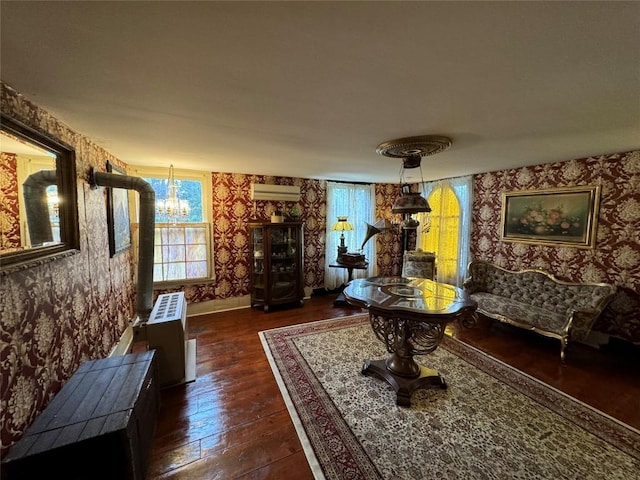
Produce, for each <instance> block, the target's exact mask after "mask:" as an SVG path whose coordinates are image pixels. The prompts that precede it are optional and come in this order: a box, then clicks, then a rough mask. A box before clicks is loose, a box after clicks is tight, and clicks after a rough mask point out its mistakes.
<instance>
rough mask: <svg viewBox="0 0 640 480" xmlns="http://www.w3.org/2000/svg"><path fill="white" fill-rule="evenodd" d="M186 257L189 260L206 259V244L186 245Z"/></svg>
mask: <svg viewBox="0 0 640 480" xmlns="http://www.w3.org/2000/svg"><path fill="white" fill-rule="evenodd" d="M187 259H188V260H191V261H196V260H206V259H207V246H206V245H187Z"/></svg>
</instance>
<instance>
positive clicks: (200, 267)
mask: <svg viewBox="0 0 640 480" xmlns="http://www.w3.org/2000/svg"><path fill="white" fill-rule="evenodd" d="M207 270H208V268H207V262H189V263H187V278H201V277H206V276H207V274H208V272H207Z"/></svg>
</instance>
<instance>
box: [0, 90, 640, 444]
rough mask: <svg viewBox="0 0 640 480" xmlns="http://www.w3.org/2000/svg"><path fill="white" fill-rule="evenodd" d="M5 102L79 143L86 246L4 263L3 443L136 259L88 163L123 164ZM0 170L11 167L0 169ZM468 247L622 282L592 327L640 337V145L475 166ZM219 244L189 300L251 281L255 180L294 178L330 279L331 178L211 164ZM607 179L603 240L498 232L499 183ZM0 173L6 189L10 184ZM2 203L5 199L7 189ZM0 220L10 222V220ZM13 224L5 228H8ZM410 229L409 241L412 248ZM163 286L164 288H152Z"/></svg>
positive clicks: (310, 269)
mask: <svg viewBox="0 0 640 480" xmlns="http://www.w3.org/2000/svg"><path fill="white" fill-rule="evenodd" d="M0 108H1V109H2V112H3V113H6V114H8V115H9V116H11V117H13V118H15V119H17V120H18V121H21V122H22V123H24V124H26V125H28V126H30V127H32V128H34V129H36V130H38V131H40V132H42V133H44V134H46V135H48V136H50V137H51V138H53V139H56V140H58V141H61V142H63V143H66V144H68V145H70V146H71V147H72V148H74V149H75V152H76V169H77V181H78V187H77V189H78V192H77V193H78V210H79V224H80V251H79V252H77V253H76V254H74V255H70V256H66V257H64V258H57V259H56V260H53V261H42V262H38V263H37V264H34V265H32V266H31V267H30V268H25V269H22V270H16V271H11V273H8V274H7V273H4V274H0V281H1V282H2V302H1V303H0V376H1V380H2V383H1V385H2V390H1V393H2V395H1V398H0V422H1V423H0V424H1V429H0V442H1V443H0V447H1V449H0V455H2V456H4V455H5V454H6V452H7V451H8V448H9V447H10V446H11V445H12V444H13V443H14V442H15V441H17V439H18V438H20V436H21V435H22V433H23V432H24V430H25V429H26V427H27V426H28V425H30V424H31V422H32V421H33V420H34V418H35V417H36V415H37V414H38V413H39V412H40V411H42V409H44V407H45V406H46V405H47V404H48V402H49V401H50V400H51V399H52V398H53V396H54V395H55V394H56V393H57V392H58V391H59V389H60V388H61V386H62V385H63V384H64V382H65V381H66V380H67V379H68V378H69V377H70V376H71V375H72V374H73V372H74V371H75V370H76V369H77V367H78V366H79V365H80V364H81V363H82V362H83V361H85V360H89V359H94V358H101V357H104V356H106V355H107V354H108V353H109V352H110V350H111V349H112V347H113V346H114V345H115V344H116V343H117V341H118V340H119V338H120V335H121V334H122V332H123V331H124V329H125V328H126V327H127V325H128V323H129V321H130V320H131V319H132V317H133V315H134V300H135V285H134V283H133V269H132V263H133V259H132V257H131V251H130V250H126V251H124V252H122V253H119V254H117V255H116V256H114V257H113V258H110V257H109V248H108V237H107V219H106V192H105V189H103V188H97V189H94V188H91V187H90V186H89V184H88V180H87V179H88V173H89V171H90V169H91V167H96V168H99V169H102V170H104V168H105V162H106V160H109V161H111V162H113V163H115V164H116V165H119V166H121V167H123V168H125V169H126V165H125V164H123V163H122V162H121V161H119V160H118V159H116V158H114V157H113V156H112V155H110V154H109V153H108V152H106V151H105V150H103V149H102V148H100V147H98V146H97V145H95V144H94V143H92V142H91V141H90V140H89V139H88V138H86V137H84V136H82V135H80V134H79V133H76V132H74V131H73V130H71V129H70V128H69V127H67V126H66V125H64V124H63V123H61V122H60V121H58V120H57V119H56V118H54V117H52V116H51V115H50V114H48V113H47V112H45V111H43V110H42V109H40V108H39V107H37V106H36V105H34V104H32V103H31V102H29V101H28V100H26V99H25V98H23V97H22V95H20V94H19V93H18V92H16V91H15V90H13V89H12V88H11V87H9V86H7V85H6V84H5V83H3V82H0ZM0 175H2V176H3V182H4V176H5V175H6V174H5V171H2V172H0ZM474 178H475V200H474V212H473V215H474V225H473V237H472V255H473V256H474V257H475V258H487V259H490V260H491V261H494V262H496V263H498V264H500V265H502V266H505V267H507V268H511V269H518V268H524V267H530V266H532V267H542V268H546V269H548V270H549V271H551V272H552V273H554V274H556V275H557V276H559V277H560V278H566V279H570V280H578V281H579V280H585V281H605V282H610V283H615V284H616V285H618V286H619V287H620V292H621V293H620V294H619V295H618V297H616V299H615V300H614V302H613V304H612V305H611V307H610V308H609V309H608V310H607V312H605V313H606V315H603V317H602V318H601V320H600V321H599V323H598V325H597V328H598V329H599V330H600V331H602V332H605V333H609V334H612V335H616V336H619V337H621V338H626V339H632V340H633V341H639V340H638V337H639V334H640V319H639V318H638V317H639V315H640V300H639V298H638V297H639V295H638V291H639V290H640V246H639V245H640V238H639V237H638V235H639V232H640V223H639V222H640V198H639V196H638V195H639V193H638V192H640V154H639V153H638V152H630V153H621V154H613V155H605V156H599V157H593V158H588V159H581V160H571V161H569V162H561V163H553V164H548V165H538V166H533V167H526V168H522V169H514V170H507V171H501V172H491V173H486V174H480V175H476V176H475V177H474ZM212 182H213V185H212V186H213V206H212V208H213V217H214V225H213V251H214V268H215V276H216V280H215V282H213V283H210V284H202V285H188V286H186V287H185V288H184V290H185V292H186V296H187V299H188V301H189V302H201V301H206V300H211V299H219V298H220V299H222V298H231V297H238V296H243V295H245V294H247V293H248V292H249V285H248V265H247V258H248V244H247V242H248V234H247V226H246V225H247V220H248V219H250V218H265V219H266V218H268V216H269V214H270V213H271V211H272V210H274V209H275V208H276V207H277V208H281V207H285V209H288V208H290V206H292V205H281V204H277V203H275V202H255V204H254V202H252V201H251V200H250V197H249V190H250V185H251V183H252V182H257V183H276V184H286V185H299V186H300V190H301V199H300V201H299V202H298V206H299V207H300V208H301V211H302V215H301V220H303V221H304V222H305V231H304V235H305V252H304V254H305V257H304V258H305V267H304V279H305V285H306V286H307V287H310V288H318V287H322V286H323V284H324V261H325V259H324V243H325V239H324V237H325V225H326V219H325V217H324V212H325V202H326V196H325V192H326V183H325V181H323V180H310V179H301V178H290V177H265V176H259V175H250V174H241V173H214V174H213V179H212ZM594 183H598V184H600V185H602V187H603V188H602V201H601V208H600V216H599V228H598V240H597V242H598V243H597V245H596V248H595V249H594V250H578V249H571V248H566V247H564V248H554V247H543V246H532V245H525V244H518V243H509V244H506V243H503V242H500V239H499V224H500V192H502V191H505V190H516V189H518V190H522V189H528V188H531V189H541V188H547V187H556V186H568V185H587V184H594ZM2 185H3V188H4V190H3V193H2V194H5V195H6V194H7V192H10V191H11V188H10V187H9V188H8V189H7V188H6V187H4V185H5V184H4V183H3V184H2ZM397 191H398V190H397V185H395V184H379V185H376V189H375V196H376V199H375V201H376V206H375V208H376V219H379V218H385V217H386V218H390V216H391V215H390V207H391V205H392V203H393V201H394V199H395V197H396V196H397ZM3 203H4V200H3ZM3 228H4V227H3ZM6 231H9V228H8V229H7V230H6ZM375 241H376V243H377V247H378V256H377V267H378V273H379V274H380V275H397V274H399V273H400V271H401V266H402V261H401V260H402V247H403V237H402V235H401V233H397V232H395V233H394V232H386V233H382V234H379V235H376V236H375ZM410 244H411V241H409V242H408V246H409V248H411V245H410ZM156 293H158V292H156Z"/></svg>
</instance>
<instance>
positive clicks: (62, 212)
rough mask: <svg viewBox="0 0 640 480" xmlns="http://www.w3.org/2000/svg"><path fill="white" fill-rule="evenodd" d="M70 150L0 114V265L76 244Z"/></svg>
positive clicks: (71, 248)
mask: <svg viewBox="0 0 640 480" xmlns="http://www.w3.org/2000/svg"><path fill="white" fill-rule="evenodd" d="M76 192H77V188H76V165H75V152H74V151H73V149H71V148H69V147H68V146H65V145H62V144H61V143H59V142H57V141H54V140H52V139H51V138H48V137H46V136H45V135H43V134H41V133H39V132H36V131H35V130H32V129H30V128H28V127H26V126H25V125H22V124H21V123H19V122H17V121H15V120H13V119H11V118H9V117H7V116H6V115H4V114H2V116H1V118H0V201H1V202H0V269H1V270H3V271H4V270H7V269H9V268H11V267H14V266H16V265H19V264H20V265H23V264H24V263H27V262H37V261H40V260H41V259H43V258H48V257H50V258H55V257H56V256H60V255H64V254H70V253H72V252H73V251H76V250H77V249H78V248H79V233H78V231H79V230H78V202H77V193H76Z"/></svg>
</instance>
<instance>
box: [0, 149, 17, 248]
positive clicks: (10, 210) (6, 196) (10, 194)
mask: <svg viewBox="0 0 640 480" xmlns="http://www.w3.org/2000/svg"><path fill="white" fill-rule="evenodd" d="M18 205H19V204H18V164H17V161H16V155H15V154H14V153H0V249H2V250H3V251H10V250H15V249H18V248H20V220H19V218H20V213H19V207H18Z"/></svg>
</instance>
